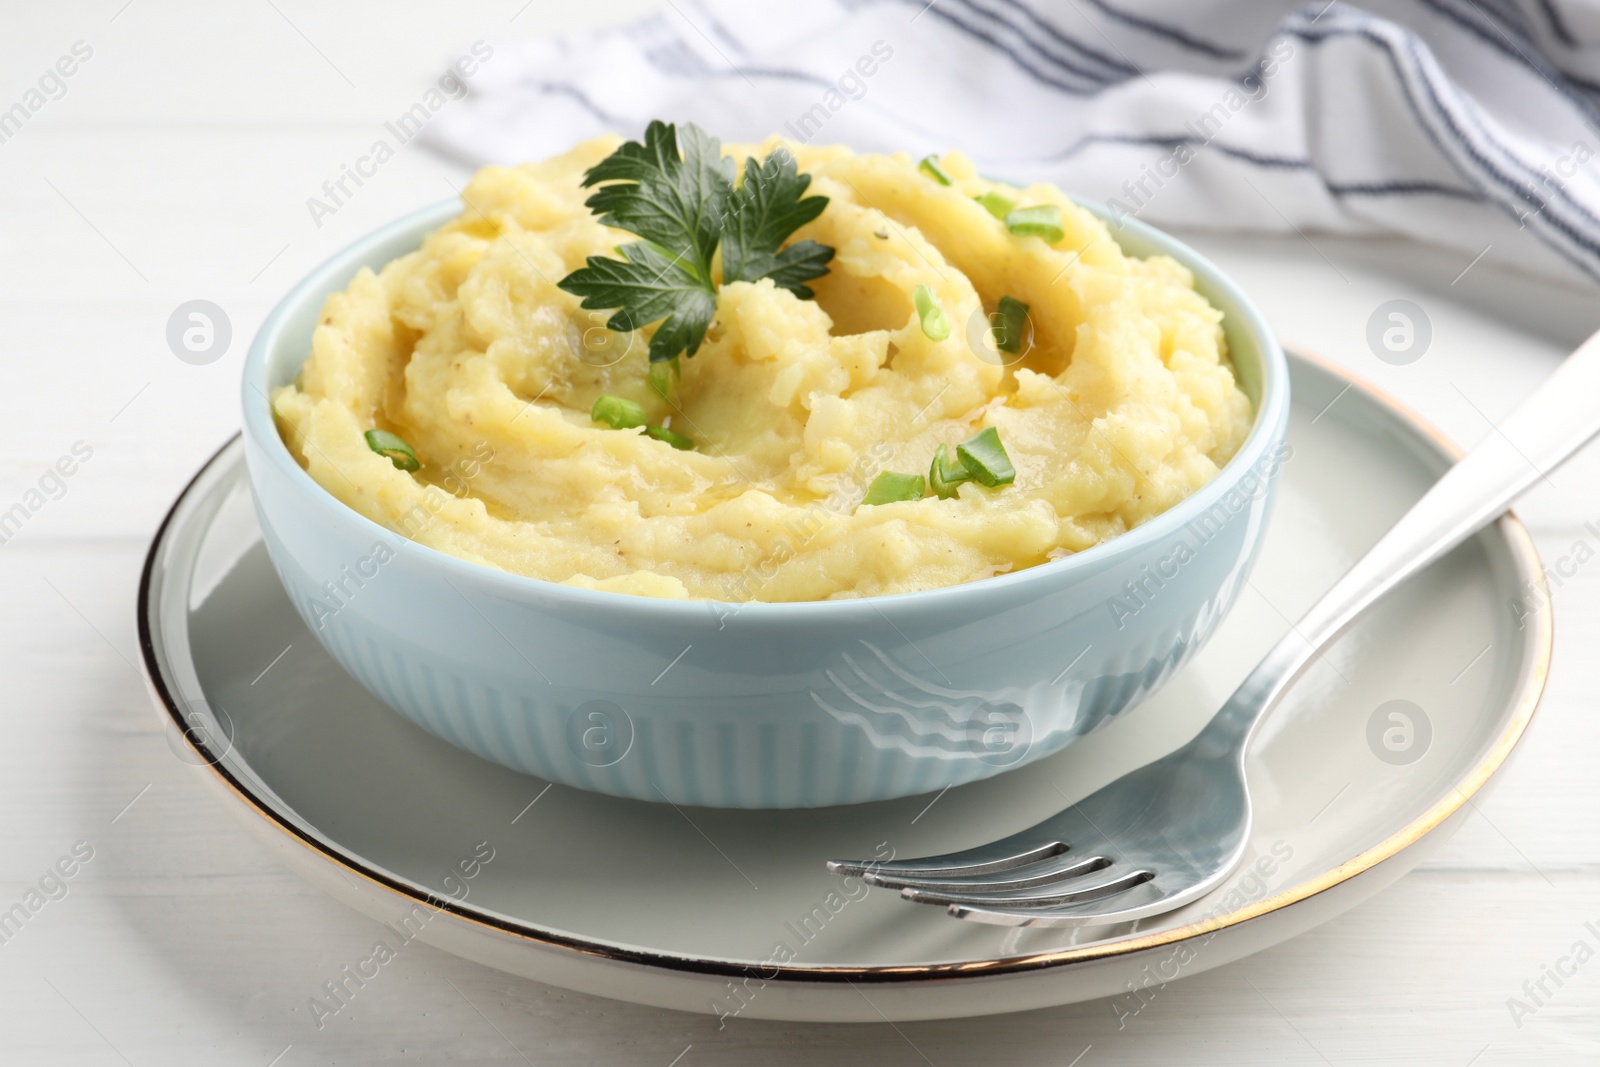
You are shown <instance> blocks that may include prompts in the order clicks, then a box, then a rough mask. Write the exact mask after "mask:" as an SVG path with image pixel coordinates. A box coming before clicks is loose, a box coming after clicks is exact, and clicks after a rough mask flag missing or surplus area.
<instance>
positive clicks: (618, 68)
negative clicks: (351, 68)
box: [427, 0, 1600, 286]
mask: <svg viewBox="0 0 1600 1067" xmlns="http://www.w3.org/2000/svg"><path fill="white" fill-rule="evenodd" d="M657 117H659V118H663V119H666V120H668V121H683V120H688V121H693V122H696V123H699V124H700V125H701V126H703V127H705V128H706V129H707V130H709V131H711V132H713V133H715V134H717V135H718V136H720V137H722V138H723V140H724V141H754V140H760V139H762V138H764V137H766V136H767V135H769V134H772V133H778V134H782V135H784V136H786V137H789V138H791V139H794V140H796V141H806V142H810V141H816V142H818V143H824V142H842V143H845V144H849V145H851V146H853V147H855V148H857V149H861V150H868V151H894V150H905V151H908V152H910V153H912V154H913V155H920V154H923V153H926V152H934V151H943V150H945V149H947V148H959V149H961V150H963V151H965V152H967V153H968V154H969V155H971V156H973V157H974V158H975V160H976V161H977V162H978V164H979V166H980V168H981V169H983V170H984V171H986V172H988V173H991V174H994V175H996V176H1003V177H1006V178H1008V179H1011V180H1015V181H1030V180H1048V181H1053V182H1056V183H1057V184H1059V185H1061V186H1062V187H1063V188H1066V189H1068V190H1070V191H1072V192H1076V193H1079V194H1081V195H1085V196H1089V197H1093V198H1095V199H1098V200H1101V201H1104V202H1106V203H1107V204H1109V205H1110V207H1111V208H1112V209H1113V211H1115V212H1117V213H1118V215H1119V216H1123V215H1126V216H1136V217H1138V218H1141V219H1144V220H1146V221H1150V222H1154V223H1157V224H1164V225H1190V226H1206V227H1220V228H1229V229H1241V230H1256V231H1281V232H1296V231H1298V232H1300V233H1302V234H1304V233H1307V232H1315V231H1332V232H1343V233H1367V234H1371V233H1398V234H1405V235H1408V236H1411V237H1414V238H1418V239H1421V240H1424V241H1431V242H1434V243H1436V244H1439V245H1443V246H1447V247H1450V248H1453V249H1455V250H1457V251H1458V252H1460V253H1461V255H1462V257H1463V259H1462V262H1463V263H1465V262H1467V260H1468V259H1469V258H1471V257H1474V256H1480V255H1488V254H1492V255H1494V256H1495V258H1496V259H1497V260H1499V261H1500V262H1502V263H1506V264H1509V265H1513V266H1516V267H1520V268H1522V269H1525V270H1532V271H1535V272H1538V273H1541V274H1544V275H1546V276H1550V277H1555V278H1560V279H1562V280H1566V281H1570V282H1573V283H1574V284H1579V285H1591V286H1592V285H1594V284H1595V283H1596V282H1597V281H1600V180H1597V178H1596V170H1597V168H1600V163H1597V162H1595V159H1594V157H1595V156H1596V154H1597V152H1600V6H1597V5H1596V4H1595V3H1594V2H1593V0H1587V2H1583V0H1369V2H1367V3H1364V4H1363V5H1362V6H1360V7H1356V6H1353V5H1349V4H1345V3H1342V2H1337V0H1335V2H1331V3H1330V2H1324V0H1315V2H1313V3H1310V4H1300V5H1295V4H1289V3H1277V2H1274V0H932V2H929V0H806V2H805V3H788V2H783V3H779V2H767V0H666V6H665V7H664V8H663V9H662V11H661V12H660V13H658V14H656V15H654V16H651V17H649V18H646V19H645V20H643V21H641V22H638V23H635V24H633V25H630V26H626V27H623V28H620V29H613V30H603V31H599V32H592V33H586V34H575V35H569V36H551V37H535V38H531V39H526V40H521V41H515V42H502V43H496V45H495V54H494V58H493V60H492V61H491V62H488V63H486V64H485V65H484V66H483V68H482V70H481V71H480V72H479V74H478V75H477V76H476V77H475V78H474V79H473V83H472V87H471V95H470V96H469V97H468V98H467V100H466V101H465V102H464V104H463V105H462V106H460V107H458V108H455V109H452V110H451V111H449V112H446V113H445V114H442V115H441V116H440V117H439V119H438V121H436V122H435V123H433V124H431V125H430V126H429V128H428V133H427V136H428V138H429V139H430V140H431V141H432V143H433V144H434V145H435V146H436V147H438V148H441V149H443V150H445V151H447V152H450V153H452V154H454V155H456V156H458V157H460V158H462V159H464V160H466V161H468V162H471V163H475V164H476V163H487V162H501V163H507V162H516V161H521V160H526V159H538V158H542V157H544V156H548V155H552V154H555V153H558V152H562V151H565V150H566V149H567V148H568V147H569V146H570V145H571V144H572V143H573V142H574V141H575V140H578V139H581V138H584V137H588V136H591V135H593V134H597V133H601V132H604V131H615V132H618V133H622V134H627V135H633V136H636V135H638V133H639V132H640V131H641V130H642V129H643V127H644V125H645V123H646V122H647V121H649V120H650V119H652V118H657Z"/></svg>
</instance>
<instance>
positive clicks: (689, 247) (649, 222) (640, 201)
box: [583, 121, 733, 283]
mask: <svg viewBox="0 0 1600 1067" xmlns="http://www.w3.org/2000/svg"><path fill="white" fill-rule="evenodd" d="M682 150H683V154H682V156H681V157H680V156H679V154H678V153H679V137H678V133H677V130H676V128H675V127H672V126H669V125H667V124H666V123H664V122H660V121H656V122H652V123H650V126H649V128H647V129H646V130H645V133H644V143H643V144H640V143H638V142H637V141H628V142H627V143H625V144H624V145H623V146H622V147H621V148H618V149H617V150H616V151H615V152H613V153H612V154H611V155H609V156H607V157H606V158H605V159H603V160H601V161H600V162H599V163H596V164H595V165H594V166H592V167H590V168H589V169H588V171H587V172H585V173H584V176H583V184H584V187H585V188H588V187H589V186H592V185H597V184H599V183H600V182H609V181H615V182H616V183H617V184H615V185H607V186H604V187H603V188H601V189H600V190H599V191H598V192H596V193H595V194H594V195H593V196H591V197H590V198H589V199H588V200H586V201H585V203H586V204H587V205H588V206H589V208H591V209H592V210H593V211H594V212H595V213H596V214H597V215H599V216H600V221H601V222H603V223H605V224H606V225H607V226H612V227H615V228H616V229H619V230H627V231H629V232H630V233H636V234H638V235H639V236H640V237H643V238H644V239H645V240H647V241H653V242H655V243H656V244H658V245H660V246H661V247H662V248H664V249H666V250H667V252H668V253H669V254H671V255H674V256H682V257H683V258H684V259H685V260H687V261H688V263H689V265H690V266H692V267H693V268H694V269H695V270H696V271H697V272H698V273H699V274H700V276H701V277H703V278H705V279H706V280H707V282H708V283H709V281H710V278H711V257H712V255H713V254H714V253H715V252H716V250H717V239H718V237H719V236H720V234H721V231H722V216H723V214H724V212H725V211H726V210H727V202H728V194H729V192H730V191H731V190H732V188H733V160H731V159H727V158H725V157H724V156H723V155H722V143H721V142H720V141H718V140H717V139H716V138H715V137H712V136H710V135H708V134H707V133H706V132H705V131H704V130H702V129H700V127H698V126H696V125H694V124H693V123H685V124H684V127H683V137H682Z"/></svg>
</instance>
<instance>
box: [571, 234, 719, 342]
mask: <svg viewBox="0 0 1600 1067" xmlns="http://www.w3.org/2000/svg"><path fill="white" fill-rule="evenodd" d="M618 251H619V252H621V253H622V255H623V256H624V257H625V258H623V259H611V258H609V257H606V256H590V257H589V259H588V261H587V265H586V266H584V267H583V268H582V269H581V270H575V271H573V272H572V273H571V274H569V275H567V276H566V277H565V278H563V279H561V282H560V285H561V288H563V289H565V290H566V291H567V292H569V293H571V294H573V295H574V296H581V297H583V306H584V307H586V308H617V309H618V311H617V313H616V314H614V315H612V316H611V318H610V320H608V321H607V322H606V326H607V327H608V328H610V329H612V330H615V331H617V332H618V333H627V332H628V331H629V330H636V329H638V328H639V327H640V326H642V325H645V324H647V323H651V322H655V321H656V320H657V319H663V320H664V321H663V322H662V323H661V325H660V326H658V327H657V328H656V332H655V334H654V335H653V336H652V337H651V338H650V362H651V363H659V362H661V361H663V360H669V359H676V358H677V357H678V354H679V353H680V352H683V351H685V350H687V351H688V353H689V355H691V356H692V355H694V354H695V353H696V352H698V351H699V350H700V342H701V341H702V340H704V338H705V335H706V328H707V327H709V326H710V325H711V318H712V316H713V315H715V314H716V312H717V297H716V293H715V291H714V290H713V289H712V288H711V283H710V281H709V279H707V278H706V277H705V276H703V275H700V274H698V272H697V271H696V270H695V269H694V268H692V267H691V266H690V265H689V264H687V263H685V262H684V261H683V259H682V258H681V257H676V256H672V255H670V254H668V253H667V252H666V251H665V250H664V249H662V248H660V247H658V246H657V245H654V244H652V243H650V242H649V241H635V242H633V243H632V244H626V245H623V246H622V247H621V248H620V249H618Z"/></svg>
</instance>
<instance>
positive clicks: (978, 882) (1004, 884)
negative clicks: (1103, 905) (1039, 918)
mask: <svg viewBox="0 0 1600 1067" xmlns="http://www.w3.org/2000/svg"><path fill="white" fill-rule="evenodd" d="M1109 866H1111V861H1110V860H1109V859H1107V858H1106V857H1105V856H1086V857H1084V858H1083V859H1079V860H1075V861H1073V862H1072V863H1069V864H1065V865H1062V864H1053V865H1051V866H1049V867H1047V868H1046V869H1045V870H1043V871H1039V870H1036V869H1035V868H1037V867H1038V864H1031V865H1030V866H1029V867H1027V868H1023V869H1025V870H1027V871H1028V872H1029V873H1026V874H1022V875H1016V876H1013V877H1009V878H1004V877H1002V878H985V877H982V876H978V877H968V878H923V877H919V876H916V875H902V874H883V873H881V872H879V871H868V872H866V873H865V874H863V875H862V876H861V880H862V881H863V882H866V883H867V884H868V885H872V886H878V887H880V888H883V889H916V890H920V891H930V890H947V891H951V892H959V891H962V890H966V891H969V892H975V893H993V892H1001V891H1005V890H1017V889H1031V888H1033V887H1034V886H1040V885H1054V884H1056V883H1059V882H1064V881H1066V880H1067V879H1069V878H1077V877H1079V876H1080V875H1085V874H1093V873H1094V872H1095V871H1103V870H1105V869H1106V868H1107V867H1109ZM1016 869H1018V868H1013V870H1016Z"/></svg>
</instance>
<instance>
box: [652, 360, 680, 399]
mask: <svg viewBox="0 0 1600 1067" xmlns="http://www.w3.org/2000/svg"><path fill="white" fill-rule="evenodd" d="M678 375H679V370H678V357H677V356H673V357H672V358H671V359H658V360H656V361H655V362H654V363H652V364H650V388H651V389H654V390H655V393H656V396H659V397H660V398H661V399H662V400H671V399H672V386H673V384H674V383H675V382H677V380H678Z"/></svg>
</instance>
